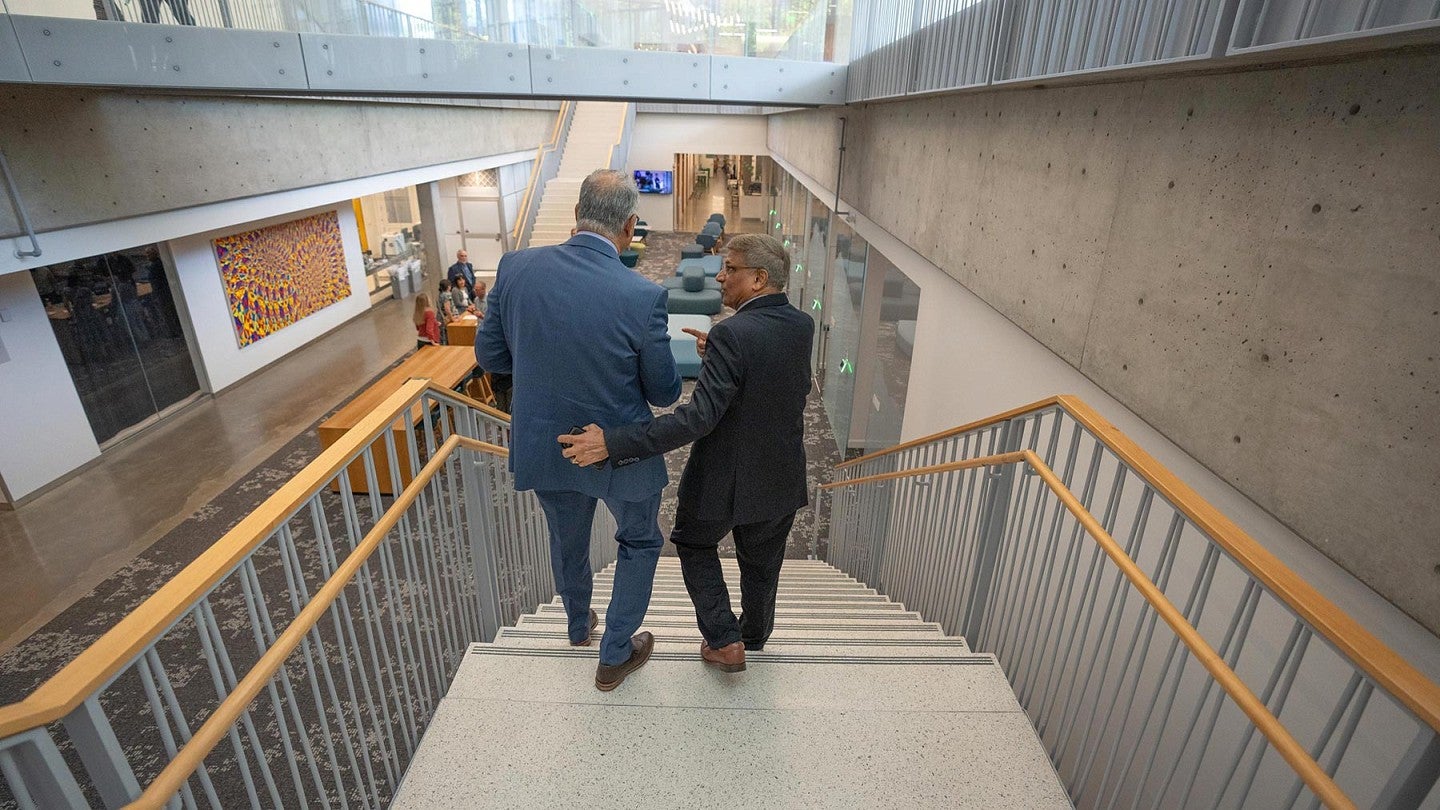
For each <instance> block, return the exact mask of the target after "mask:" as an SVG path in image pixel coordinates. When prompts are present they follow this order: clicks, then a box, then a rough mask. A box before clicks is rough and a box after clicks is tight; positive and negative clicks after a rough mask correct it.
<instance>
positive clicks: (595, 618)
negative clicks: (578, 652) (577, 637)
mask: <svg viewBox="0 0 1440 810" xmlns="http://www.w3.org/2000/svg"><path fill="white" fill-rule="evenodd" d="M599 623H600V617H599V616H596V615H595V611H593V610H592V611H590V631H589V632H587V633H586V634H585V638H584V640H582V641H572V642H570V646H571V647H589V646H590V636H591V634H593V633H594V632H595V625H597V624H599Z"/></svg>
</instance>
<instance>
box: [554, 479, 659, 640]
mask: <svg viewBox="0 0 1440 810" xmlns="http://www.w3.org/2000/svg"><path fill="white" fill-rule="evenodd" d="M535 497H536V498H538V499H539V501H540V507H541V508H542V509H544V510H545V522H546V523H547V524H548V525H549V527H550V566H551V568H552V569H553V570H554V572H555V592H556V593H558V594H559V595H560V599H561V601H562V602H564V604H565V615H566V617H567V618H568V619H569V632H570V640H571V641H580V640H583V639H584V638H585V637H586V636H587V635H589V632H590V629H589V628H590V595H591V592H592V590H593V588H594V580H595V577H594V572H593V571H592V570H591V568H590V525H591V521H592V520H593V518H594V517H595V502H596V499H595V498H592V497H590V496H589V495H582V494H580V493H579V492H561V491H554V490H551V491H543V492H542V491H539V490H537V491H536V492H535ZM605 505H606V506H607V507H609V509H610V514H612V515H614V516H615V523H616V526H617V527H618V528H617V530H616V532H615V542H617V543H619V544H620V550H619V552H618V554H617V559H616V563H615V585H614V588H613V590H612V591H611V594H610V607H609V608H608V609H606V611H605V635H604V637H602V638H601V639H600V663H601V664H604V665H606V666H615V665H616V664H623V663H625V661H627V660H629V658H630V636H632V635H634V633H635V631H636V630H639V629H640V623H641V622H642V621H644V619H645V611H646V610H648V609H649V608H650V590H651V588H652V587H653V585H654V584H655V562H656V560H658V559H659V558H660V547H661V546H663V545H664V544H665V538H664V537H663V536H662V535H661V534H660V525H659V523H658V522H657V521H656V515H658V514H659V512H660V493H658V492H657V493H655V494H654V495H652V496H650V497H649V498H648V499H647V500H643V501H622V500H618V499H610V498H606V499H605Z"/></svg>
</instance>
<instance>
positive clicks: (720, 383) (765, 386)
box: [557, 234, 815, 672]
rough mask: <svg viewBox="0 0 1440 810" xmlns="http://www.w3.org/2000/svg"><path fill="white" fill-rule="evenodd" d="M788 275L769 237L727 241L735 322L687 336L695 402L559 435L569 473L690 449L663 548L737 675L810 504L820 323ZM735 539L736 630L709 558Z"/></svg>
mask: <svg viewBox="0 0 1440 810" xmlns="http://www.w3.org/2000/svg"><path fill="white" fill-rule="evenodd" d="M789 272H790V256H789V254H788V253H787V252H786V250H785V247H784V246H783V245H782V244H780V242H779V241H778V240H776V239H774V238H773V237H770V236H765V235H762V234H743V235H740V236H736V237H734V238H733V239H731V240H730V244H729V252H728V253H727V254H726V256H725V264H724V269H722V270H721V271H720V275H719V276H718V278H717V280H718V281H719V282H720V287H721V295H722V296H723V299H724V303H725V305H726V306H730V307H734V308H735V310H736V312H735V314H734V315H733V316H731V317H730V318H727V319H725V320H723V321H721V322H720V323H717V324H716V325H715V326H714V328H712V329H711V330H710V332H709V333H701V332H691V333H692V334H694V335H695V337H696V339H697V342H698V346H697V348H698V349H699V351H700V353H701V354H702V355H703V356H704V358H705V362H704V365H703V366H702V367H701V370H700V380H699V381H698V382H697V383H696V386H695V393H694V394H693V395H692V396H691V398H690V401H689V402H687V403H685V404H684V405H681V406H680V407H679V408H678V409H676V410H675V412H674V413H671V414H666V415H663V416H660V417H659V418H657V419H655V420H654V421H653V422H649V423H648V424H647V423H644V422H639V421H631V422H614V423H607V424H605V426H604V427H603V428H601V427H600V426H599V425H597V424H591V425H589V426H588V427H586V429H585V433H583V434H581V435H576V436H559V437H557V438H558V441H559V442H560V443H561V444H564V445H568V449H566V451H565V456H566V458H569V459H570V460H571V461H573V462H574V463H576V464H579V465H585V464H593V463H595V462H597V461H599V460H602V459H605V458H610V459H611V460H612V463H613V464H614V465H615V467H616V468H617V469H624V468H626V467H627V466H628V465H630V464H639V463H644V462H645V461H648V460H649V459H650V458H652V457H654V456H656V455H658V454H660V453H665V452H667V451H669V450H673V449H675V448H677V447H680V446H681V445H683V444H687V443H689V442H692V441H693V442H694V443H695V446H694V447H693V448H692V449H691V451H690V460H689V462H687V463H686V465H685V473H684V475H683V476H682V477H681V479H680V505H679V509H678V510H677V513H676V516H675V530H674V532H673V533H671V535H670V542H672V543H674V544H675V548H676V551H677V552H678V553H679V555H680V566H681V571H682V572H683V574H684V576H685V587H686V589H687V590H688V591H689V592H690V600H691V601H692V602H694V603H695V618H696V620H697V622H698V624H699V625H700V634H701V636H703V637H704V639H705V640H704V642H702V643H701V645H700V654H701V657H702V658H703V659H704V660H705V662H706V663H708V664H711V665H713V666H716V667H719V668H721V669H723V670H725V671H727V672H739V671H740V670H743V669H744V668H745V651H746V650H759V649H761V648H763V647H764V646H765V641H766V639H768V638H769V637H770V632H771V630H772V629H773V628H774V625H775V593H776V589H777V588H778V586H779V583H780V564H781V562H782V561H783V560H784V558H785V538H786V537H787V536H788V535H789V534H790V527H791V525H792V524H793V523H794V520H795V512H796V511H797V510H798V509H800V508H801V507H803V506H804V505H805V504H806V502H807V500H808V497H807V494H806V486H805V444H804V429H805V422H804V416H803V415H804V411H805V398H806V395H807V394H808V393H809V391H810V346H811V343H812V341H813V339H814V333H815V324H814V322H813V321H812V320H811V319H810V316H808V315H806V314H805V313H803V312H801V311H800V310H798V309H796V308H795V307H793V306H791V305H790V302H789V301H788V300H787V299H786V297H785V294H784V289H785V280H786V278H787V276H789ZM686 331H690V330H686ZM732 531H733V532H734V534H735V555H736V557H737V558H738V559H737V561H738V562H739V564H740V605H741V608H742V614H741V618H740V619H739V620H737V619H736V618H735V613H734V612H733V611H732V610H731V608H730V593H729V591H728V590H727V589H726V587H725V577H724V575H723V574H722V572H721V568H720V558H719V555H718V554H717V552H716V547H717V546H718V545H719V543H720V540H721V539H722V538H724V537H725V534H726V533H727V532H732Z"/></svg>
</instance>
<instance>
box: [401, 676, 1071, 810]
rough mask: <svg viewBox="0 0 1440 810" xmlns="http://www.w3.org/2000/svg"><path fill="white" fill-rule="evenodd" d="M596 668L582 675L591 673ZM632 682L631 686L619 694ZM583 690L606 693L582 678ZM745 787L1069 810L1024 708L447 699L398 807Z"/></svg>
mask: <svg viewBox="0 0 1440 810" xmlns="http://www.w3.org/2000/svg"><path fill="white" fill-rule="evenodd" d="M647 669H648V667H647ZM757 669H758V668H757ZM589 670H593V666H592V667H590V668H589V669H588V670H587V674H586V675H585V676H584V677H587V678H588V677H591V676H593V672H590V671H589ZM646 674H651V673H647V672H644V671H642V672H639V673H636V674H635V675H633V676H632V680H633V681H635V682H638V681H639V680H640V679H641V677H642V676H643V675H646ZM750 674H752V673H748V672H747V673H745V674H744V675H742V676H740V677H742V678H743V677H746V676H748V675H750ZM575 677H576V678H581V673H579V672H577V673H575ZM631 686H632V682H631V681H628V680H627V681H626V683H625V684H623V685H622V686H621V688H619V689H617V690H616V691H615V692H613V693H611V694H612V695H623V694H624V693H625V692H626V691H627V690H628V689H630V687H631ZM579 689H588V690H589V691H590V692H591V693H594V694H597V695H598V694H601V693H599V692H596V690H595V689H594V688H593V687H591V686H590V685H589V683H588V681H585V680H579V681H578V682H577V684H576V686H575V690H576V691H579ZM857 724H863V728H864V741H863V742H848V743H847V744H837V741H840V740H853V739H854V735H855V733H856V726H857ZM514 729H523V730H524V731H523V733H521V734H515V733H513V732H512V731H511V730H514ZM741 730H743V731H741ZM562 751H563V752H564V754H565V755H564V756H558V755H557V753H559V752H562ZM962 765H963V766H962ZM740 775H743V777H742V776H740ZM741 780H743V783H744V785H745V786H746V789H745V793H744V795H745V797H746V798H748V799H751V802H753V803H755V804H757V805H758V804H762V803H763V804H764V805H765V806H770V807H802V806H803V807H814V806H851V807H864V806H872V807H893V806H903V807H918V808H930V807H935V808H957V807H958V808H994V807H1024V808H1037V810H1049V808H1065V807H1069V806H1070V803H1069V799H1068V798H1067V797H1066V794H1065V791H1064V788H1063V787H1062V786H1061V784H1060V781H1059V779H1058V778H1056V776H1055V772H1054V769H1053V768H1052V767H1051V766H1050V763H1049V760H1048V759H1046V757H1045V751H1044V749H1043V748H1042V747H1041V745H1040V743H1039V742H1038V740H1036V738H1035V734H1034V732H1033V731H1032V730H1031V729H1030V725H1029V722H1028V721H1027V720H1026V719H1025V717H1024V715H1023V714H1020V713H1018V712H1004V713H969V712H943V713H937V714H895V713H889V712H872V713H864V714H859V713H855V712H845V711H840V710H836V709H806V710H792V711H755V710H745V709H720V710H714V709H712V710H699V709H688V708H658V709H657V708H651V707H645V706H627V705H604V704H601V703H568V702H567V703H506V702H504V701H500V700H495V699H457V698H453V697H447V698H446V699H445V700H444V701H443V702H442V703H441V704H440V706H439V708H438V710H437V711H436V714H435V717H434V719H433V720H432V721H431V723H430V726H429V729H428V730H427V731H426V732H425V736H424V738H423V740H422V741H421V743H420V747H419V749H418V750H417V751H416V754H415V757H414V760H413V761H412V763H411V765H410V769H409V770H408V771H407V773H406V775H405V778H404V781H403V782H402V783H401V785H400V787H399V789H398V791H397V793H396V796H395V800H394V802H393V804H392V805H391V807H393V808H396V810H422V809H423V810H431V809H432V808H462V807H463V808H469V807H476V806H495V807H562V806H563V807H577V806H580V807H595V808H605V809H606V810H608V808H630V807H635V806H637V805H638V806H645V807H682V806H683V807H694V806H702V805H705V804H707V803H708V804H713V805H715V806H719V805H720V804H722V803H723V804H737V803H740V802H739V801H737V800H736V799H737V797H736V796H735V794H734V792H732V791H725V792H724V793H723V794H717V797H716V799H715V800H713V801H710V802H706V801H705V800H704V798H703V797H705V796H706V795H707V794H704V793H701V792H699V787H698V786H705V785H738V784H739V783H740V782H741ZM722 796H723V798H722ZM752 797H753V798H752ZM746 803H750V802H746Z"/></svg>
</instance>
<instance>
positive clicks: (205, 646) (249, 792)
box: [167, 607, 280, 807]
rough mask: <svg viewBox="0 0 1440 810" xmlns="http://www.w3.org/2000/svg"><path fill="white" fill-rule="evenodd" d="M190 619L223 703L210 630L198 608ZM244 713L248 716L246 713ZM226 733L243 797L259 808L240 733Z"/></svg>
mask: <svg viewBox="0 0 1440 810" xmlns="http://www.w3.org/2000/svg"><path fill="white" fill-rule="evenodd" d="M190 618H191V619H192V620H193V621H194V622H195V633H196V635H197V636H199V638H200V647H201V650H202V651H203V652H204V655H205V663H206V665H207V666H208V667H209V668H210V681H211V684H212V685H213V686H214V688H215V696H216V697H217V698H218V701H217V702H224V700H225V698H226V696H228V695H229V690H228V689H226V687H225V679H224V678H223V677H222V676H221V674H220V662H219V661H218V660H216V657H215V649H214V647H212V646H211V644H210V630H209V628H208V627H206V626H205V620H204V618H203V617H201V615H200V609H199V608H198V607H197V608H195V609H193V610H191V611H190ZM167 685H168V684H167ZM246 713H247V714H248V711H247V712H246ZM227 733H228V735H229V737H230V747H231V749H232V750H233V751H234V753H235V762H236V764H238V765H239V766H240V777H241V780H242V781H243V782H244V784H245V795H246V796H247V797H248V798H249V799H250V806H251V807H259V806H260V794H259V793H258V792H257V791H256V788H255V776H254V774H252V773H251V772H250V758H249V757H248V756H246V755H245V746H244V745H243V744H242V743H241V742H240V732H239V731H238V730H237V729H236V727H235V725H233V724H232V725H231V726H230V729H229V731H228V732H227ZM257 751H258V746H257ZM267 787H268V786H267ZM271 798H273V799H274V800H275V801H274V803H275V804H276V805H279V804H280V801H279V798H278V797H273V796H272V797H271Z"/></svg>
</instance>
